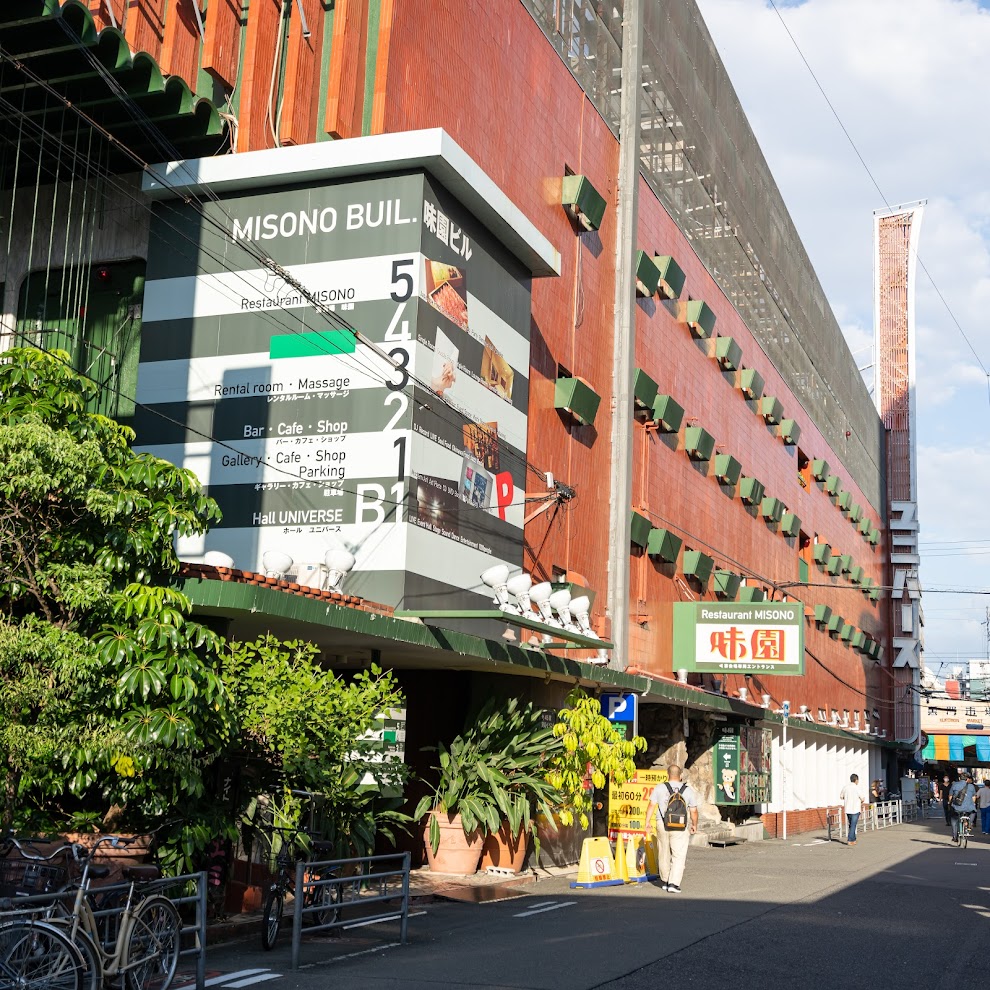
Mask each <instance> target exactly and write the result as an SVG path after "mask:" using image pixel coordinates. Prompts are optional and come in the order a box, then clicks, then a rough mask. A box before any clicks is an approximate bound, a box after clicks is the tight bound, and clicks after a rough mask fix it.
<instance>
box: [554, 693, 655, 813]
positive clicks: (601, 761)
mask: <svg viewBox="0 0 990 990" xmlns="http://www.w3.org/2000/svg"><path fill="white" fill-rule="evenodd" d="M553 734H554V735H555V736H556V737H557V738H558V739H560V741H561V743H562V744H563V745H562V747H561V748H560V749H558V750H556V751H555V752H554V753H553V754H552V755H551V757H550V759H549V761H548V763H547V780H548V782H549V783H550V784H551V786H553V787H555V788H557V790H558V791H559V792H560V804H559V808H560V811H559V817H560V820H561V822H562V823H563V824H564V825H570V824H571V823H572V822H573V821H574V819H575V818H577V819H578V821H579V822H580V823H581V827H582V828H587V827H588V825H589V822H590V819H589V817H588V816H589V813H590V812H591V805H592V793H593V792H592V789H591V788H592V787H599V788H600V787H604V786H605V782H606V780H607V779H608V778H610V777H611V779H612V783H613V784H624V783H625V782H626V781H627V780H628V779H629V778H630V777H631V776H632V775H633V774H634V773H635V772H636V763H635V756H636V753H641V752H643V751H644V750H645V749H646V740H645V739H644V738H643V737H642V736H633V738H632V739H626V738H625V736H624V735H623V733H622V730H621V729H620V728H618V727H617V726H615V725H613V724H612V723H611V722H610V721H609V720H608V719H607V718H606V717H605V716H604V715H602V710H601V705H600V703H599V701H598V699H597V698H593V697H591V695H589V694H588V693H587V692H586V691H583V690H581V689H580V688H575V689H574V690H573V691H571V693H570V694H569V695H568V696H567V707H566V708H563V709H561V711H560V712H559V713H558V715H557V722H556V724H555V725H554V727H553ZM589 785H590V786H589Z"/></svg>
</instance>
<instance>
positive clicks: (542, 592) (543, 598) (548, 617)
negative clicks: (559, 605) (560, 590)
mask: <svg viewBox="0 0 990 990" xmlns="http://www.w3.org/2000/svg"><path fill="white" fill-rule="evenodd" d="M552 594H553V585H552V584H550V582H549V581H541V582H540V583H539V584H534V585H533V587H532V588H530V589H529V597H530V599H531V600H532V601H534V602H536V607H537V608H538V609H539V610H540V618H541V619H542V620H543V621H544V622H545V623H546V624H547V625H548V626H556V627H557V628H558V629H559V628H560V623H559V622H558V621H557V620H556V618H554V614H553V607H552V606H551V604H550V596H551V595H552Z"/></svg>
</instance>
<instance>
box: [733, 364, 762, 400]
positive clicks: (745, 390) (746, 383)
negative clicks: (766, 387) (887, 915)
mask: <svg viewBox="0 0 990 990" xmlns="http://www.w3.org/2000/svg"><path fill="white" fill-rule="evenodd" d="M739 391H740V392H742V394H743V395H745V396H746V398H747V399H758V398H760V396H761V395H763V376H762V375H761V374H760V373H759V372H758V371H757V370H756V369H755V368H743V369H742V370H741V371H740V372H739Z"/></svg>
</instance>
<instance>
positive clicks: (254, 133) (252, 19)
mask: <svg viewBox="0 0 990 990" xmlns="http://www.w3.org/2000/svg"><path fill="white" fill-rule="evenodd" d="M280 21H281V6H280V5H279V3H278V0H252V2H251V6H250V7H249V8H248V19H247V35H246V37H245V41H244V66H243V69H242V72H241V79H240V83H239V86H240V91H241V101H240V105H239V107H238V112H237V116H238V120H239V122H240V127H239V128H238V131H237V150H238V151H257V150H258V149H260V148H272V147H274V146H275V141H274V139H273V138H272V133H271V124H270V122H269V119H268V116H269V115H268V108H269V94H270V92H271V79H272V67H273V65H274V63H275V54H276V53H275V43H276V40H277V37H278V31H279V24H280Z"/></svg>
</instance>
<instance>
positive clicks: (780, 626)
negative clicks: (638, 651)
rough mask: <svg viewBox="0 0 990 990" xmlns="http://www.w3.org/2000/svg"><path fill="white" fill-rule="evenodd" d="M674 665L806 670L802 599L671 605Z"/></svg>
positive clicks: (758, 670)
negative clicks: (796, 600)
mask: <svg viewBox="0 0 990 990" xmlns="http://www.w3.org/2000/svg"><path fill="white" fill-rule="evenodd" d="M674 669H675V670H681V669H683V670H690V671H696V672H699V673H711V674H718V673H722V674H725V673H742V674H746V673H763V674H773V675H776V676H779V675H782V674H790V675H795V676H800V675H801V674H803V673H804V606H803V605H802V604H801V603H800V602H758V603H752V604H743V603H740V602H727V603H716V602H680V603H677V604H675V605H674Z"/></svg>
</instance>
